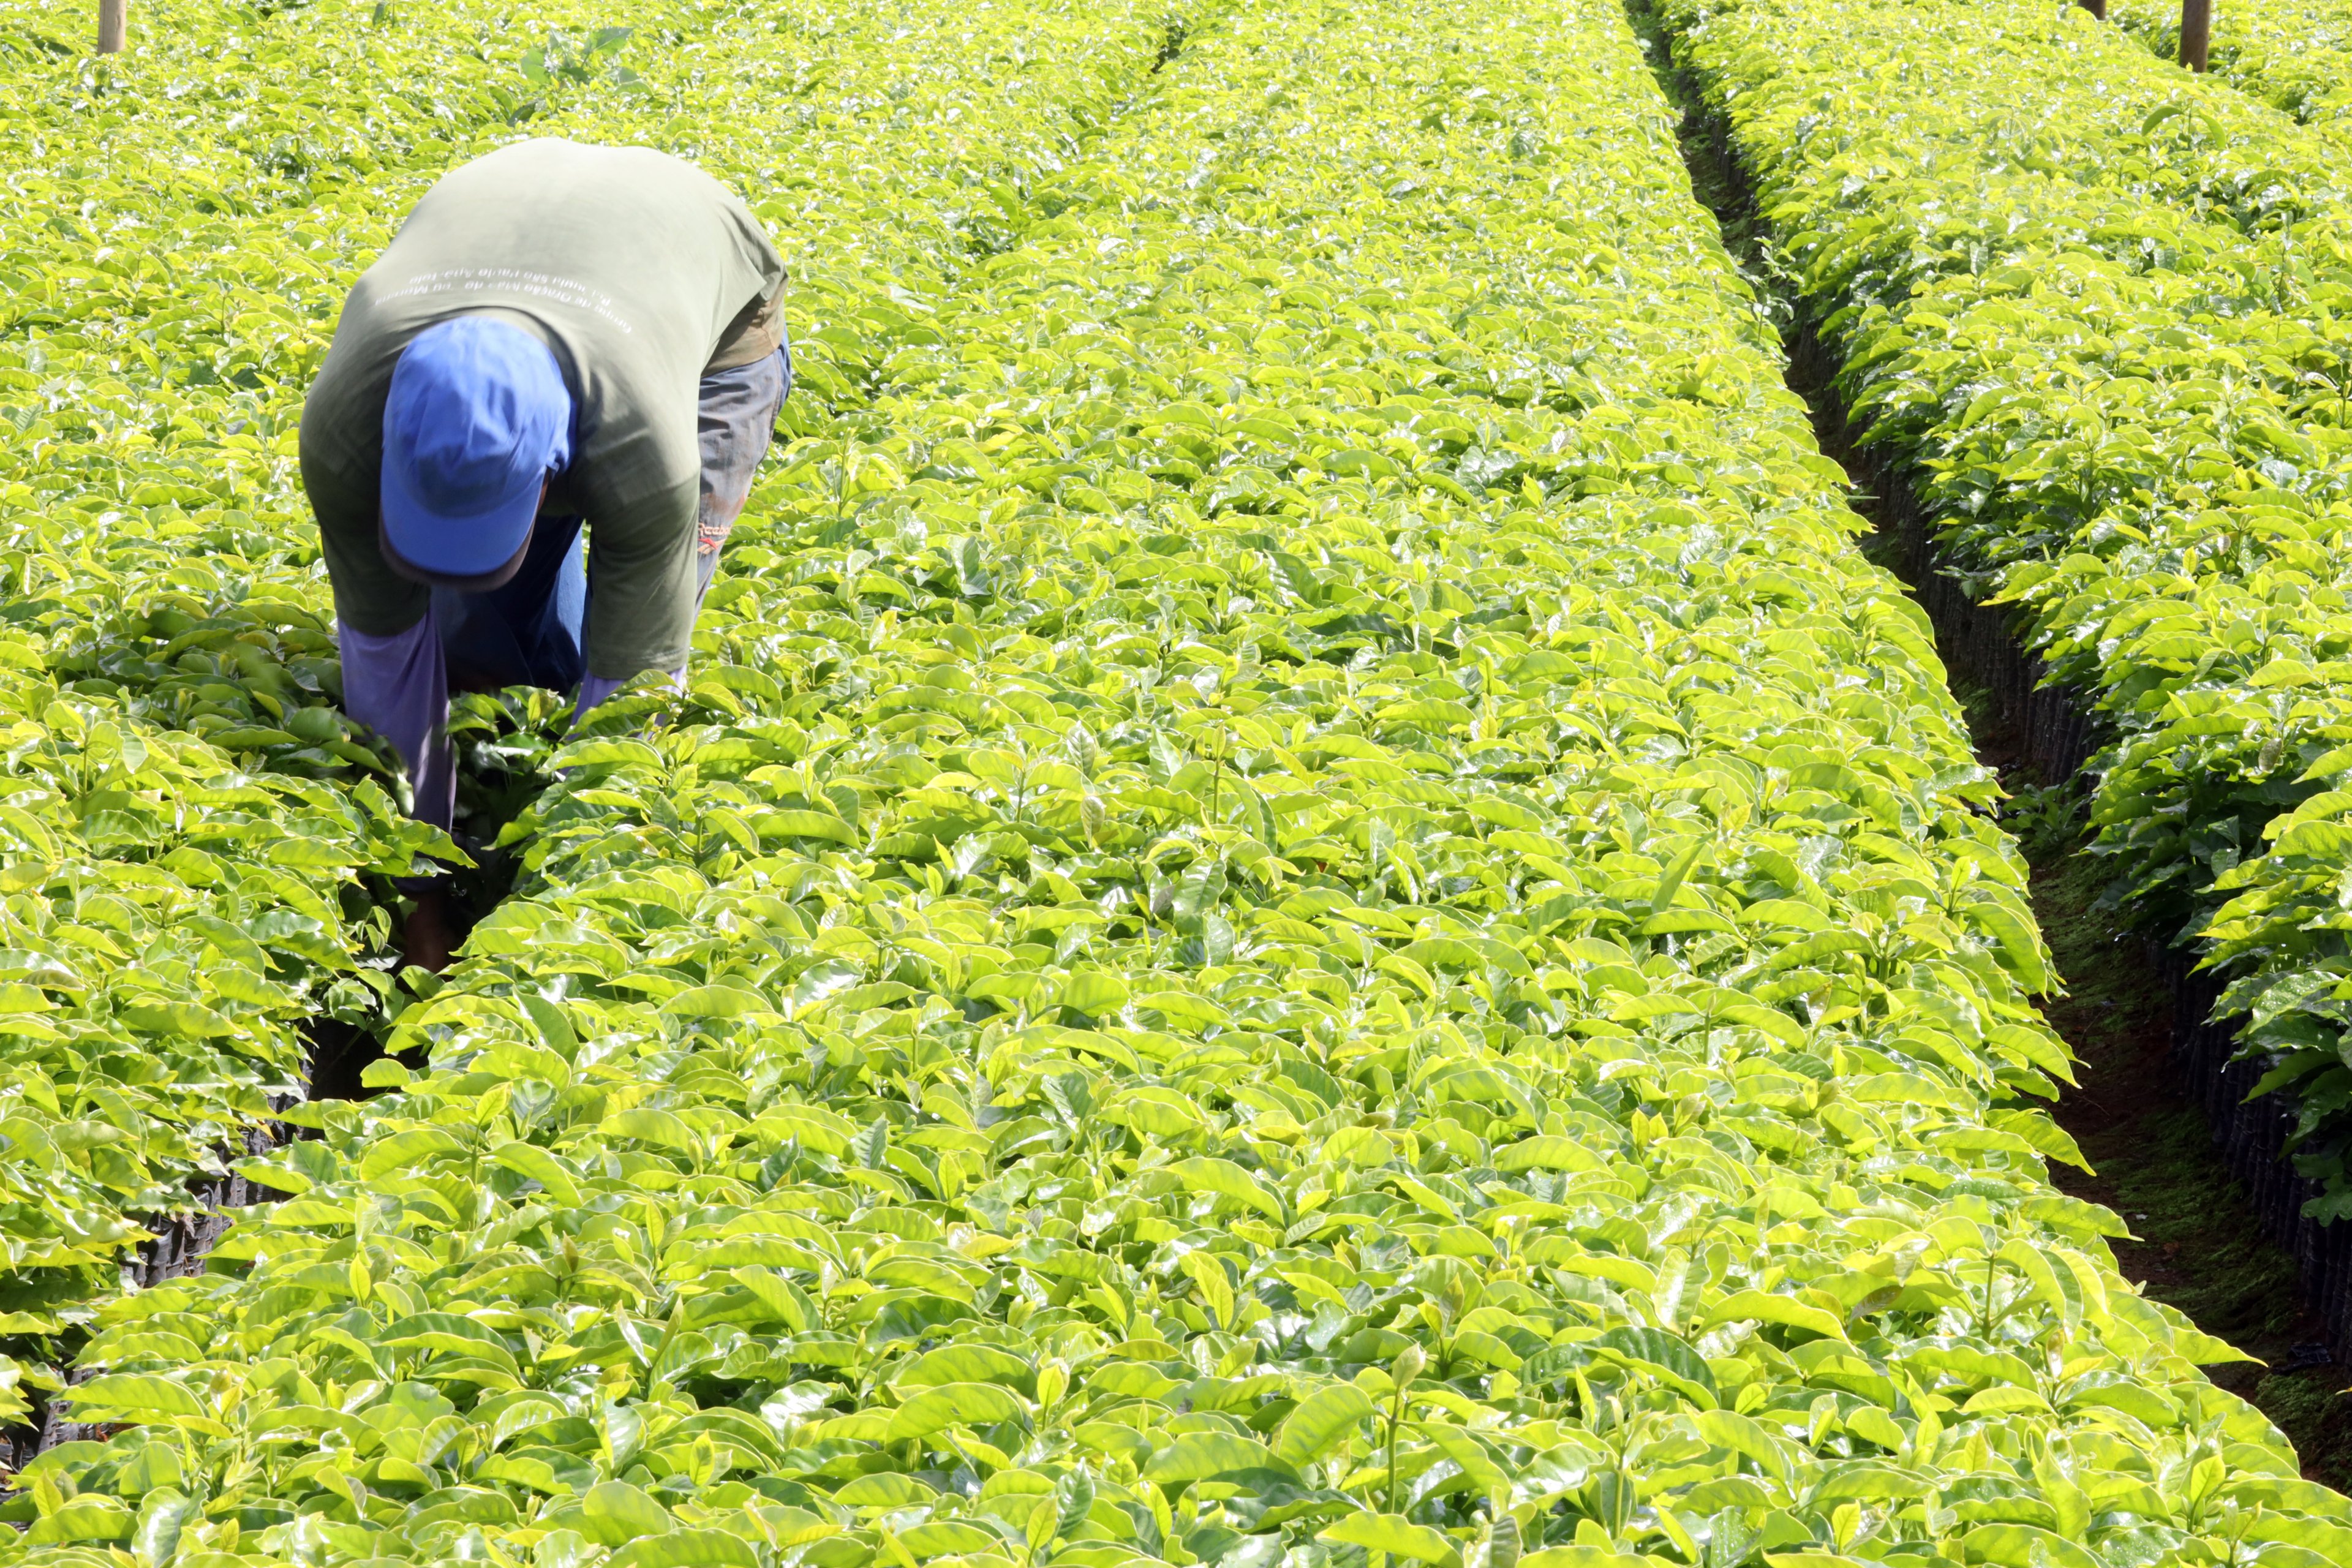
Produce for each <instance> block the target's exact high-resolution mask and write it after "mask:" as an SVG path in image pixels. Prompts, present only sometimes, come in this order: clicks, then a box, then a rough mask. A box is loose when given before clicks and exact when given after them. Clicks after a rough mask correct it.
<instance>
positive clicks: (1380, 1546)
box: [1316, 1513, 1524, 1563]
mask: <svg viewBox="0 0 2352 1568" xmlns="http://www.w3.org/2000/svg"><path fill="white" fill-rule="evenodd" d="M1316 1539H1317V1540H1318V1541H1328V1542H1333V1543H1334V1544H1337V1545H1342V1546H1360V1547H1362V1548H1364V1549H1365V1550H1366V1551H1368V1552H1387V1553H1388V1554H1389V1555H1390V1556H1391V1557H1410V1558H1412V1559H1413V1560H1415V1561H1416V1562H1421V1563H1460V1562H1461V1561H1462V1554H1461V1552H1458V1551H1456V1550H1455V1548H1454V1543H1453V1542H1451V1541H1448V1540H1447V1539H1446V1538H1445V1537H1444V1536H1443V1535H1441V1534H1439V1533H1438V1532H1437V1531H1433V1530H1432V1529H1430V1528H1429V1526H1427V1525H1425V1524H1415V1523H1413V1522H1412V1521H1410V1520H1408V1519H1406V1518H1405V1517H1404V1515H1402V1514H1401V1513H1351V1514H1349V1515H1347V1516H1346V1517H1345V1518H1342V1519H1340V1520H1339V1521H1337V1522H1335V1523H1332V1524H1330V1525H1327V1526H1326V1527H1325V1528H1324V1529H1323V1531H1322V1532H1321V1533H1320V1534H1319V1535H1318V1536H1317V1537H1316ZM1523 1561H1524V1560H1523Z"/></svg>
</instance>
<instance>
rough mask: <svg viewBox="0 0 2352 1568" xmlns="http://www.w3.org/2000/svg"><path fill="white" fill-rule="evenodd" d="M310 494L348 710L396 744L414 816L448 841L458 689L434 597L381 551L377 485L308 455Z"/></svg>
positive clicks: (305, 483) (305, 478)
mask: <svg viewBox="0 0 2352 1568" xmlns="http://www.w3.org/2000/svg"><path fill="white" fill-rule="evenodd" d="M302 487H303V489H305V490H307V491H308V492H309V494H310V507H311V510H313V511H315V512H317V513H318V517H319V538H320V545H321V547H322V549H323V550H324V552H325V554H326V557H327V573H328V575H329V577H330V578H331V580H332V582H333V584H334V590H335V631H336V642H337V644H338V646H339V647H340V648H341V654H342V665H343V711H344V712H345V713H348V714H350V715H351V717H352V721H353V722H355V723H360V724H364V725H366V726H367V727H368V728H369V729H371V730H373V731H375V732H376V733H377V734H379V735H382V736H383V738H384V739H385V740H387V741H389V742H392V749H393V750H394V752H398V753H399V755H400V760H401V762H402V763H404V765H405V766H406V768H407V770H408V782H409V791H410V796H411V801H412V805H411V807H410V809H411V811H412V813H413V814H414V815H415V817H416V818H417V820H418V821H420V822H429V823H431V824H432V825H433V826H436V827H438V828H440V829H442V830H443V831H444V832H446V831H447V830H448V827H449V825H450V819H451V817H452V816H453V815H454V813H455V810H456V805H457V772H456V769H455V767H454V766H453V764H452V762H451V759H450V754H449V740H448V736H447V734H446V726H447V723H448V717H449V684H448V678H447V676H446V672H445V671H444V670H443V668H442V663H441V638H440V636H439V634H438V632H437V631H436V628H435V626H434V624H433V614H432V610H433V600H432V594H431V591H430V590H429V589H427V588H425V587H424V586H422V585H420V584H415V583H411V582H409V581H408V580H407V579H406V578H404V577H402V576H400V575H399V574H396V573H394V571H393V570H392V569H391V568H390V567H388V566H386V565H385V564H384V561H383V551H382V550H381V549H380V548H379V547H378V546H377V543H376V526H375V519H376V508H377V496H376V487H375V486H374V485H373V484H369V483H362V482H358V481H355V480H353V479H351V478H350V477H349V476H347V475H345V474H344V473H342V472H341V470H339V469H337V468H333V467H331V466H330V465H328V464H326V463H324V462H322V461H320V460H319V459H318V458H317V457H316V456H315V454H313V453H312V452H310V451H308V450H306V451H305V452H304V453H303V456H302Z"/></svg>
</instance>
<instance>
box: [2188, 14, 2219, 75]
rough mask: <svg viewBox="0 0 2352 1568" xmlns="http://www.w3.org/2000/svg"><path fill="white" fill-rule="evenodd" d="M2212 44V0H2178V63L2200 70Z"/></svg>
mask: <svg viewBox="0 0 2352 1568" xmlns="http://www.w3.org/2000/svg"><path fill="white" fill-rule="evenodd" d="M2212 45H2213V0H2180V63H2181V64H2182V65H2184V66H2187V67H2188V68H2189V69H2190V70H2193V71H2202V70H2203V69H2204V68H2205V64H2206V56H2207V54H2208V53H2209V52H2210V49H2211V48H2212Z"/></svg>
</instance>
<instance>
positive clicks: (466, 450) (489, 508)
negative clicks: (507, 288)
mask: <svg viewBox="0 0 2352 1568" xmlns="http://www.w3.org/2000/svg"><path fill="white" fill-rule="evenodd" d="M571 458H572V394H571V392H570V390H569V389H568V388H566V387H565V386H564V384H563V371H562V367H561V366H559V365H558V364H557V363H556V362H555V355H554V354H553V353H551V351H550V350H549V349H548V346H547V345H546V344H545V343H542V342H540V341H539V340H538V339H537V338H535V337H533V336H531V335H530V333H529V332H527V331H523V330H522V329H521V328H520V327H517V326H512V325H509V323H507V322H505V321H491V320H488V319H487V318H484V317H480V316H459V317H457V318H456V319H455V320H453V321H443V322H440V323H439V324H438V325H436V326H431V327H427V328H426V329H425V331H421V332H419V333H417V334H416V336H415V338H414V339H413V340H411V341H410V342H409V344H408V346H407V347H406V348H405V349H404V350H402V351H401V355H400V362H399V363H397V364H396V365H394V367H393V372H392V394H391V395H390V396H389V397H387V398H385V399H384V405H383V490H382V500H383V510H382V521H381V523H380V526H379V532H378V541H377V542H378V543H379V545H380V546H381V548H382V549H383V554H384V559H385V560H386V561H387V562H388V563H390V564H391V566H392V568H393V570H394V571H395V572H398V573H399V574H401V575H402V576H404V577H407V578H410V579H411V580H413V581H415V582H420V583H429V584H436V585H439V586H446V587H453V588H465V589H469V590H474V591H480V590H483V589H488V588H495V587H497V586H498V585H499V584H501V583H503V582H505V581H506V580H507V579H508V578H509V577H512V576H513V575H514V574H515V573H516V572H517V571H518V570H519V569H520V567H521V565H522V558H523V554H524V552H526V551H528V550H529V549H530V528H531V521H532V520H533V519H534V518H536V517H537V516H538V515H539V500H540V494H541V487H542V486H543V485H544V484H545V483H546V480H547V478H548V476H549V475H550V474H552V473H554V472H556V471H557V470H559V469H561V468H562V467H563V466H564V464H565V463H567V462H569V461H570V460H571Z"/></svg>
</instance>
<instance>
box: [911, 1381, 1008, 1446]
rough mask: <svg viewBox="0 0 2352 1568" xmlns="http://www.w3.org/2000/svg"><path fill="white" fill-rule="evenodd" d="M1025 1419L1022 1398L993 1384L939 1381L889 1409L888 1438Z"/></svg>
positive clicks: (912, 1436)
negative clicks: (944, 1382)
mask: <svg viewBox="0 0 2352 1568" xmlns="http://www.w3.org/2000/svg"><path fill="white" fill-rule="evenodd" d="M1027 1418H1028V1410H1027V1408H1026V1407H1025V1406H1024V1405H1023V1404H1022V1403H1021V1400H1020V1399H1019V1398H1018V1397H1017V1396H1016V1395H1014V1394H1012V1393H1010V1392H1008V1391H1007V1390H1005V1389H1004V1388H1003V1387H1000V1386H999V1385H998V1384H993V1383H947V1384H939V1385H938V1386H936V1387H930V1388H925V1389H923V1390H922V1391H921V1392H920V1393H919V1394H916V1395H915V1396H914V1397H913V1398H911V1399H909V1400H908V1401H907V1402H906V1403H905V1404H903V1405H899V1406H898V1409H897V1410H895V1411H893V1412H891V1415H890V1428H889V1436H888V1437H887V1441H889V1442H892V1443H901V1442H905V1441H907V1440H908V1439H909V1438H915V1437H929V1436H931V1435H932V1434H933V1433H936V1432H943V1431H945V1430H946V1429H947V1428H949V1427H950V1426H994V1425H996V1424H997V1423H999V1422H1003V1421H1025V1420H1026V1419H1027Z"/></svg>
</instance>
